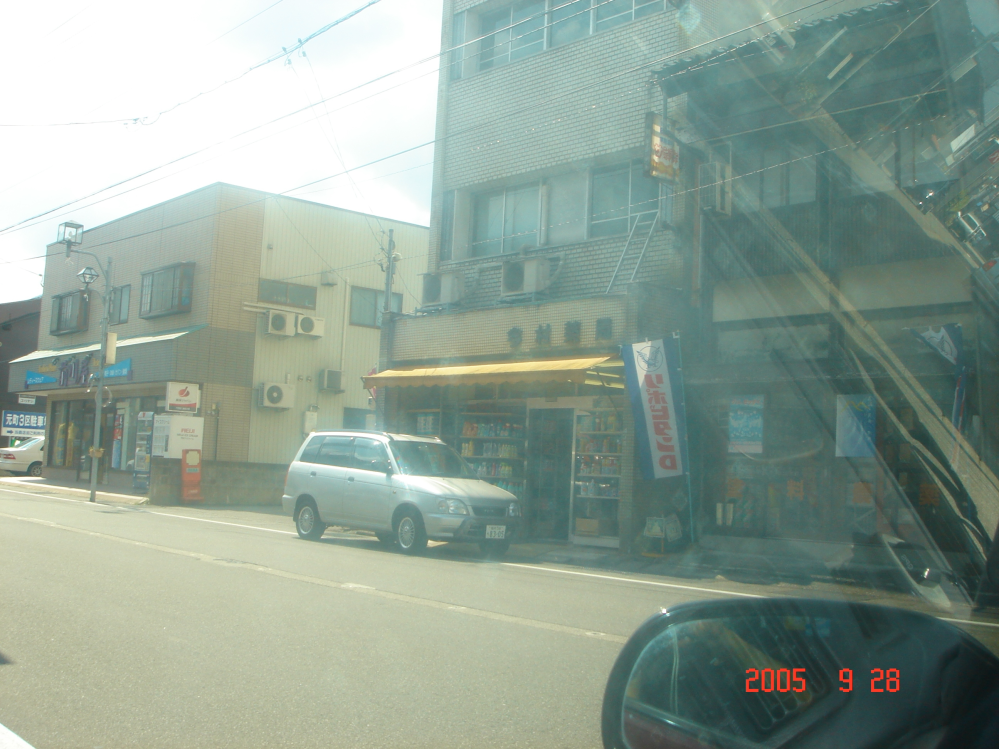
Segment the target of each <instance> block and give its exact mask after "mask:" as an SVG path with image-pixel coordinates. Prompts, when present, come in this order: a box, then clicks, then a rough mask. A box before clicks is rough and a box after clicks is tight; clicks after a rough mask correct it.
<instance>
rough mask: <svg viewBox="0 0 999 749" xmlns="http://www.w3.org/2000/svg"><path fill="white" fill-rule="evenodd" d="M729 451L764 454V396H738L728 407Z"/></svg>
mask: <svg viewBox="0 0 999 749" xmlns="http://www.w3.org/2000/svg"><path fill="white" fill-rule="evenodd" d="M728 451H729V452H730V453H743V454H759V453H762V452H763V396H762V395H737V396H735V397H733V398H732V400H731V401H730V402H729V406H728Z"/></svg>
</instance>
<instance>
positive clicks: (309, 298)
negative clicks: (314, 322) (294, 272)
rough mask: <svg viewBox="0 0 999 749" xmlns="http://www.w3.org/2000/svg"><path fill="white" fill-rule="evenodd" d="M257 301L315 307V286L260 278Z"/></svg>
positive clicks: (306, 307) (308, 307)
mask: <svg viewBox="0 0 999 749" xmlns="http://www.w3.org/2000/svg"><path fill="white" fill-rule="evenodd" d="M257 301H260V302H273V303H274V304H287V305H290V306H292V307H304V308H305V309H315V308H316V287H315V286H302V285H301V284H297V283H286V282H284V281H271V280H269V279H266V278H261V279H260V287H259V289H258V291H257Z"/></svg>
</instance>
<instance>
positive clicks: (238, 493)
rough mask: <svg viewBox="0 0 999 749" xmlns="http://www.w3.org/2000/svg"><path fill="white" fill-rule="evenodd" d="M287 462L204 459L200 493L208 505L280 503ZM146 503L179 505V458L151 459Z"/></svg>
mask: <svg viewBox="0 0 999 749" xmlns="http://www.w3.org/2000/svg"><path fill="white" fill-rule="evenodd" d="M287 469H288V467H287V466H286V465H273V464H267V463H228V462H216V461H212V460H206V461H204V462H203V463H202V464H201V495H202V496H203V497H204V498H205V504H209V505H280V504H281V494H282V493H283V491H284V478H285V472H286V471H287ZM149 502H150V504H154V505H176V504H180V461H179V460H176V459H170V458H153V460H152V464H151V473H150V479H149Z"/></svg>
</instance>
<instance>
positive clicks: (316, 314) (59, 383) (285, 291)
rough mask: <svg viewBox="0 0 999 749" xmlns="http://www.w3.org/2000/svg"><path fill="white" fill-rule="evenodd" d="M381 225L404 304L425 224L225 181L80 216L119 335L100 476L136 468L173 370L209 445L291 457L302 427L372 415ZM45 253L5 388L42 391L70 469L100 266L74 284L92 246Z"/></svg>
mask: <svg viewBox="0 0 999 749" xmlns="http://www.w3.org/2000/svg"><path fill="white" fill-rule="evenodd" d="M390 231H391V232H392V233H393V234H394V241H395V248H396V252H397V253H398V254H399V255H400V256H401V260H399V262H397V264H396V273H395V277H394V286H393V298H392V309H393V310H395V311H401V312H406V311H411V310H412V309H413V308H414V306H415V304H416V303H417V300H416V299H415V298H414V297H413V296H412V294H411V293H410V291H409V289H416V288H418V284H419V281H420V277H419V273H420V271H422V270H423V268H424V266H425V263H426V253H427V239H428V237H427V229H426V227H422V226H416V225H413V224H407V223H403V222H400V221H392V220H389V219H385V218H379V217H375V216H369V215H365V214H361V213H356V212H353V211H347V210H342V209H339V208H334V207H331V206H327V205H320V204H317V203H311V202H308V201H304V200H298V199H295V198H289V197H284V196H280V195H273V194H269V193H264V192H259V191H256V190H249V189H245V188H241V187H236V186H233V185H227V184H221V183H220V184H214V185H210V186H208V187H205V188H202V189H200V190H196V191H195V192H192V193H189V194H187V195H183V196H181V197H178V198H175V199H173V200H169V201H167V202H165V203H162V204H160V205H157V206H153V207H151V208H147V209H144V210H141V211H138V212H137V213H134V214H131V215H129V216H125V217H123V218H120V219H117V220H115V221H112V222H109V223H107V224H104V225H102V226H99V227H96V228H93V229H87V230H86V232H85V233H84V235H83V244H82V245H81V246H79V247H78V248H74V249H78V250H81V251H85V252H92V253H94V254H96V255H97V256H98V257H99V258H100V259H101V263H102V264H104V265H105V267H107V265H108V262H110V266H111V280H112V283H113V286H114V291H113V293H112V295H111V300H110V309H109V322H110V326H109V330H110V332H112V333H116V334H117V339H118V345H117V363H116V364H114V365H113V366H109V367H107V368H106V369H105V384H106V386H107V391H106V394H105V398H106V401H105V402H106V403H107V405H106V406H105V408H104V412H103V419H104V421H103V424H104V428H103V429H102V432H103V435H102V446H103V447H104V450H105V454H106V455H107V456H109V458H108V459H107V460H106V461H104V464H103V465H101V467H100V471H101V475H102V479H105V480H110V479H114V478H117V481H118V482H123V481H128V480H131V473H132V469H133V468H134V461H135V456H136V449H137V447H138V448H141V447H142V446H143V444H144V443H145V442H146V441H147V440H148V432H149V430H150V428H151V427H150V423H149V422H150V417H151V414H154V413H161V412H163V411H164V410H165V409H166V408H167V405H168V404H167V397H168V392H169V389H168V384H169V383H180V384H182V385H187V386H195V387H188V391H189V392H193V393H195V394H200V401H199V403H198V404H197V410H196V411H194V415H196V416H199V417H202V418H203V419H204V421H203V424H202V425H201V426H202V428H203V440H202V442H203V456H204V458H205V460H208V461H226V462H235V463H273V464H281V463H287V462H288V461H289V460H290V459H291V457H292V456H293V454H294V452H295V450H296V449H297V447H298V446H299V445H300V443H301V440H302V436H303V433H307V432H308V431H310V430H311V429H314V428H323V427H354V428H364V427H367V426H373V425H374V420H373V415H374V411H373V406H372V405H371V403H370V401H369V393H368V391H366V390H364V388H363V384H362V381H361V376H362V375H364V374H366V373H368V372H369V371H370V370H371V369H372V368H374V367H375V366H376V365H377V363H378V347H379V326H380V323H381V309H382V308H383V304H384V288H385V273H384V271H383V269H382V262H381V261H383V259H384V258H385V253H384V252H383V248H384V247H387V245H388V241H389V232H390ZM48 254H49V256H48V259H47V262H46V268H45V296H44V299H43V301H42V311H41V327H40V333H39V340H38V350H37V351H34V352H33V353H31V354H28V355H27V356H24V357H21V358H20V359H18V360H17V361H15V362H13V363H12V365H11V377H10V385H9V389H10V391H11V392H38V391H42V392H44V393H45V394H46V395H48V396H49V398H48V401H49V407H48V436H49V444H48V449H47V453H48V454H47V471H48V472H49V473H50V474H58V473H60V472H63V473H65V474H72V475H75V476H77V477H80V474H81V473H88V472H89V462H88V458H87V457H86V454H87V447H88V446H89V444H90V443H91V441H92V439H93V431H92V430H93V422H94V412H93V408H94V405H93V403H94V400H93V392H92V391H90V393H88V383H90V382H91V380H92V373H96V372H97V367H98V366H99V362H98V358H99V344H98V341H99V339H100V328H101V325H100V320H101V311H102V304H101V299H100V295H99V294H98V293H95V291H96V290H103V289H104V280H103V279H98V280H97V281H96V282H95V283H94V284H93V285H92V286H91V287H90V289H89V290H87V289H84V288H83V286H82V284H81V282H80V280H79V279H78V278H77V273H78V272H79V271H80V270H81V269H82V268H83V267H84V266H88V265H89V266H96V263H95V262H94V261H93V259H92V258H91V257H89V256H87V255H83V254H78V253H76V252H74V253H73V254H72V256H71V258H70V259H68V260H67V259H66V257H65V251H64V247H63V246H62V245H59V244H52V245H50V246H49V247H48ZM140 414H141V416H140ZM108 469H110V474H108V473H107V470H108ZM108 476H109V477H110V479H108V478H106V477H108ZM112 483H114V481H112Z"/></svg>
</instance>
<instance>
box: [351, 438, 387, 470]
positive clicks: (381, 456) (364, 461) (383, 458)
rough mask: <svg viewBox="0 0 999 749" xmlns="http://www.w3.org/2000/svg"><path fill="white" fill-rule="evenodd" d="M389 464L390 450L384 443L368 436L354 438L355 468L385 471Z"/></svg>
mask: <svg viewBox="0 0 999 749" xmlns="http://www.w3.org/2000/svg"><path fill="white" fill-rule="evenodd" d="M389 465H390V464H389V459H388V451H387V450H386V449H385V445H384V444H383V443H381V442H379V441H378V440H373V439H368V438H367V437H357V438H356V439H355V440H354V468H360V469H361V470H364V471H382V472H384V471H385V470H387V469H388V467H389Z"/></svg>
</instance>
